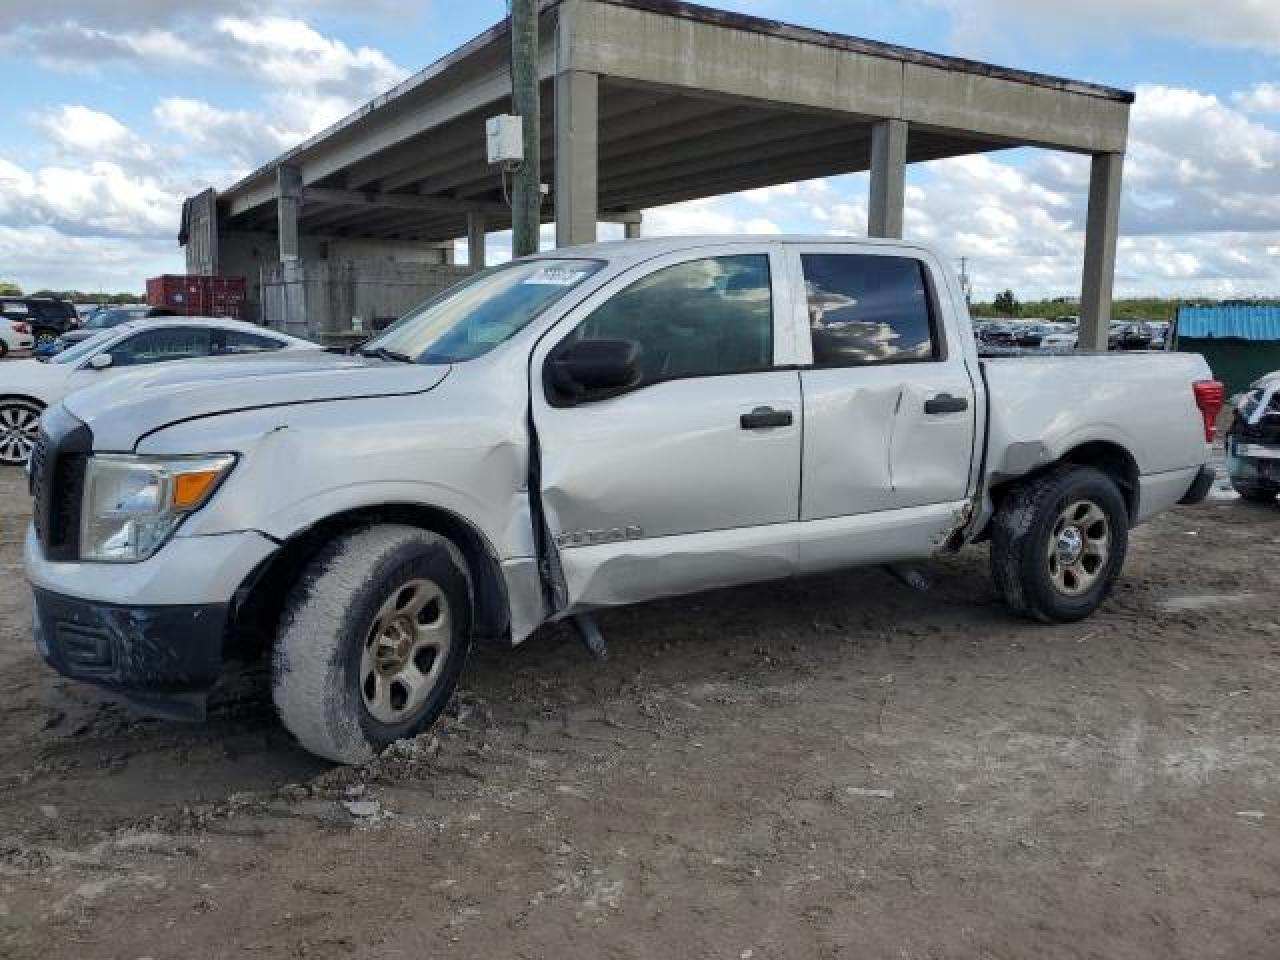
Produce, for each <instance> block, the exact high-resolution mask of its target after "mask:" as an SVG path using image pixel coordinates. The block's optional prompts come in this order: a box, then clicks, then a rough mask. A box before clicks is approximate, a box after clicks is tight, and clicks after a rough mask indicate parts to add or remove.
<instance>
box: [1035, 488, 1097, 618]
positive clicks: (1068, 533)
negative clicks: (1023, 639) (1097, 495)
mask: <svg viewBox="0 0 1280 960" xmlns="http://www.w3.org/2000/svg"><path fill="white" fill-rule="evenodd" d="M1110 556H1111V524H1110V522H1109V521H1108V520H1107V515H1106V514H1105V513H1104V512H1103V511H1102V508H1101V507H1099V506H1098V505H1097V504H1096V503H1094V502H1093V501H1092V500H1077V501H1075V502H1074V503H1072V504H1070V505H1069V506H1068V507H1067V508H1066V509H1065V510H1063V511H1062V512H1061V513H1060V514H1058V519H1057V520H1056V521H1055V522H1054V525H1053V532H1052V534H1051V535H1050V537H1049V548H1048V561H1049V578H1050V579H1051V580H1052V581H1053V586H1054V589H1055V590H1057V591H1058V592H1059V593H1061V594H1064V595H1066V596H1068V597H1076V596H1079V595H1080V594H1082V593H1086V592H1088V590H1089V589H1090V588H1091V587H1092V586H1093V585H1094V584H1095V583H1097V582H1098V579H1099V578H1100V577H1101V576H1102V575H1103V574H1104V573H1105V572H1106V569H1107V560H1108V558H1109V557H1110Z"/></svg>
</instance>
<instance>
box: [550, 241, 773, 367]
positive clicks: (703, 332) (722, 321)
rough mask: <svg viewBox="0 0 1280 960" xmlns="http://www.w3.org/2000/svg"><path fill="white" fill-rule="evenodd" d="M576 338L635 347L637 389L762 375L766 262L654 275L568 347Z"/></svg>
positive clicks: (768, 358) (732, 260)
mask: <svg viewBox="0 0 1280 960" xmlns="http://www.w3.org/2000/svg"><path fill="white" fill-rule="evenodd" d="M575 340H631V341H634V342H635V343H637V344H639V346H640V368H641V379H640V382H639V384H637V386H644V385H646V384H650V383H657V382H659V381H662V380H675V379H679V378H683V377H707V376H716V375H719V374H728V373H749V372H752V371H756V370H765V369H768V368H769V367H771V366H772V364H773V302H772V295H771V287H770V279H769V257H768V255H767V254H763V253H761V254H747V255H742V256H729V257H709V258H707V259H703V260H691V261H688V262H687V263H678V264H676V265H674V266H670V267H665V268H663V269H661V270H657V271H655V272H654V273H651V274H650V275H649V276H647V277H645V278H644V279H642V280H638V281H636V282H635V283H633V284H632V285H631V286H629V287H627V288H626V289H625V290H622V291H621V292H619V293H617V294H615V295H614V296H613V297H612V298H610V299H609V300H607V301H605V302H604V303H603V304H601V305H600V306H599V307H597V308H596V309H595V311H593V312H592V313H591V315H590V316H588V317H587V318H586V319H585V320H583V321H582V323H581V325H579V327H578V328H577V329H576V330H575V331H574V332H573V334H571V335H570V337H569V340H568V342H573V341H575Z"/></svg>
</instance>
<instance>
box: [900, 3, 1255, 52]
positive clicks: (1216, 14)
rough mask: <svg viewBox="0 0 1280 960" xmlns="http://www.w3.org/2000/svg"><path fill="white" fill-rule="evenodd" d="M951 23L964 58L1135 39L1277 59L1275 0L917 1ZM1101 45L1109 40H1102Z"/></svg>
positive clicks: (954, 39) (954, 38)
mask: <svg viewBox="0 0 1280 960" xmlns="http://www.w3.org/2000/svg"><path fill="white" fill-rule="evenodd" d="M925 2H927V3H928V4H930V5H931V6H935V7H940V8H942V9H945V10H946V11H947V12H948V13H949V14H950V17H951V26H952V34H953V41H954V43H955V44H956V45H957V46H959V47H960V48H961V49H963V50H964V51H966V52H967V53H970V54H974V53H983V52H987V51H990V50H991V49H993V48H996V49H1003V48H1006V47H1009V46H1015V47H1016V45H1018V44H1019V43H1021V40H1022V38H1025V37H1034V38H1035V40H1036V41H1037V42H1038V43H1040V44H1044V43H1045V42H1046V38H1047V42H1051V43H1079V44H1085V43H1088V44H1097V43H1099V42H1103V43H1106V42H1113V43H1118V42H1122V38H1124V37H1127V36H1131V35H1133V34H1135V33H1145V34H1157V35H1164V36H1176V37H1181V38H1184V39H1188V40H1190V41H1192V42H1193V43H1197V44H1203V45H1212V46H1223V47H1234V48H1241V49H1252V50H1262V51H1266V52H1272V53H1274V52H1280V3H1276V2H1275V0H1218V2H1216V3H1206V2H1205V0H1075V2H1074V3H1069V4H1066V3H1047V2H1036V0H925ZM1108 38H1113V39H1111V40H1108Z"/></svg>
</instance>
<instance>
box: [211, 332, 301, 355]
mask: <svg viewBox="0 0 1280 960" xmlns="http://www.w3.org/2000/svg"><path fill="white" fill-rule="evenodd" d="M283 346H284V341H283V340H277V339H275V337H264V336H260V335H259V334H256V333H245V332H244V331H242V330H214V331H213V352H214V354H215V355H217V354H233V353H264V352H266V351H269V350H279V349H280V348H281V347H283Z"/></svg>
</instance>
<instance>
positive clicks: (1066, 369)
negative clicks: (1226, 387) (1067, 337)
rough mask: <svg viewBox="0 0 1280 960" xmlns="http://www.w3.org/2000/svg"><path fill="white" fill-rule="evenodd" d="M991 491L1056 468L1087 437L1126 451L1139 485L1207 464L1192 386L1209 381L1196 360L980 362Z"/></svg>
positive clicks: (1128, 356) (1132, 357) (1126, 356)
mask: <svg viewBox="0 0 1280 960" xmlns="http://www.w3.org/2000/svg"><path fill="white" fill-rule="evenodd" d="M982 370H983V375H984V379H985V380H986V384H987V396H988V398H989V399H988V403H989V407H990V419H989V424H988V429H987V451H988V454H987V472H988V475H989V477H990V478H991V481H992V482H993V483H998V482H1000V481H1001V480H1002V479H1007V478H1010V477H1016V476H1021V475H1023V474H1026V473H1028V472H1030V471H1032V470H1035V469H1037V468H1038V467H1039V466H1042V465H1045V464H1048V463H1052V462H1053V461H1055V460H1058V459H1060V458H1061V457H1062V456H1063V455H1064V454H1066V453H1068V452H1069V451H1071V450H1072V449H1073V448H1075V447H1076V446H1078V445H1079V444H1080V443H1081V442H1084V439H1085V438H1086V437H1087V438H1088V440H1090V441H1093V442H1097V441H1101V442H1108V441H1109V442H1112V443H1114V444H1116V445H1118V446H1120V447H1122V448H1124V449H1125V450H1127V451H1129V452H1130V453H1131V454H1132V456H1133V459H1134V460H1135V461H1136V463H1137V467H1138V472H1139V474H1140V475H1142V476H1147V475H1156V474H1168V473H1171V472H1174V471H1183V470H1187V469H1190V468H1199V467H1200V465H1201V464H1203V463H1205V462H1206V461H1207V460H1208V459H1209V449H1208V444H1207V443H1206V442H1205V436H1204V422H1203V418H1202V416H1201V414H1200V411H1199V409H1198V408H1197V406H1196V401H1195V394H1194V392H1193V390H1192V384H1193V383H1195V382H1196V381H1197V380H1209V379H1212V374H1211V372H1210V370H1209V365H1208V364H1207V363H1206V362H1205V360H1204V358H1203V357H1201V356H1200V355H1199V354H1193V353H1075V354H1070V355H1056V354H1055V355H1049V356H1018V357H1001V358H994V359H984V360H982Z"/></svg>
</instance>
